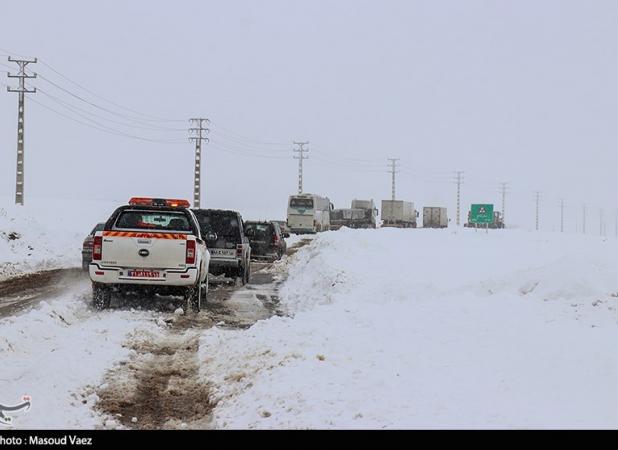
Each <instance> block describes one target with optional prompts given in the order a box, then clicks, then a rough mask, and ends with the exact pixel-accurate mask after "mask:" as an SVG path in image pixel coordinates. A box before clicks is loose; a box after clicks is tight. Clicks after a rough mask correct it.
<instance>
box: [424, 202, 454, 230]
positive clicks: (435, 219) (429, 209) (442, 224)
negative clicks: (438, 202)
mask: <svg viewBox="0 0 618 450" xmlns="http://www.w3.org/2000/svg"><path fill="white" fill-rule="evenodd" d="M446 227H448V217H447V215H446V208H442V207H439V206H425V207H423V228H446Z"/></svg>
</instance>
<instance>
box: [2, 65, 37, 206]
mask: <svg viewBox="0 0 618 450" xmlns="http://www.w3.org/2000/svg"><path fill="white" fill-rule="evenodd" d="M8 60H9V62H14V63H16V64H17V66H18V67H19V72H18V73H17V74H15V75H14V74H12V73H8V74H7V76H8V77H9V78H17V79H18V80H19V87H17V88H11V87H9V86H7V88H6V89H7V91H9V92H17V93H18V94H19V99H18V106H17V167H16V170H15V172H16V175H15V204H16V205H22V206H23V204H24V179H25V178H24V170H25V169H24V150H25V149H24V134H25V113H24V108H25V106H26V104H25V100H26V94H34V93H36V88H33V89H28V88H27V87H26V79H28V78H36V74H34V75H28V74H27V73H26V66H27V65H28V64H35V63H36V61H37V60H36V58H34V59H17V58H12V57H11V56H9V58H8Z"/></svg>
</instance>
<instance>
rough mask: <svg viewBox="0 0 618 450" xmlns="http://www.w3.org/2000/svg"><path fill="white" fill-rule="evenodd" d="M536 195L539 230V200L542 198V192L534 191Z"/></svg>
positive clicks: (537, 228) (537, 225)
mask: <svg viewBox="0 0 618 450" xmlns="http://www.w3.org/2000/svg"><path fill="white" fill-rule="evenodd" d="M534 195H535V198H536V231H539V200H540V198H541V192H540V191H534Z"/></svg>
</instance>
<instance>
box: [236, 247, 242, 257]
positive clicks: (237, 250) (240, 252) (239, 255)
mask: <svg viewBox="0 0 618 450" xmlns="http://www.w3.org/2000/svg"><path fill="white" fill-rule="evenodd" d="M236 256H237V257H241V256H242V244H238V245H237V246H236Z"/></svg>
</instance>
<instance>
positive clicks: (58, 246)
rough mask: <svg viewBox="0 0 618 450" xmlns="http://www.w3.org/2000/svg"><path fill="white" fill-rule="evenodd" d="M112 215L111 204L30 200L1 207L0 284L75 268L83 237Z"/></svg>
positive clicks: (78, 261)
mask: <svg viewBox="0 0 618 450" xmlns="http://www.w3.org/2000/svg"><path fill="white" fill-rule="evenodd" d="M112 211H113V202H109V201H107V202H97V201H90V202H81V201H77V200H75V201H70V200H42V199H38V200H36V199H35V200H31V201H29V202H28V204H27V205H26V206H16V205H13V204H11V202H9V201H7V200H6V199H4V198H3V199H2V202H1V203H0V280H1V279H3V278H7V277H9V276H13V275H18V274H21V273H26V272H34V271H38V270H44V269H56V268H64V267H78V266H79V265H80V264H81V246H82V242H83V239H84V237H86V235H87V234H88V233H89V232H90V231H91V230H92V228H94V226H95V225H96V224H97V223H98V222H102V221H105V220H106V219H107V217H109V215H110V214H111V212H112Z"/></svg>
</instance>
